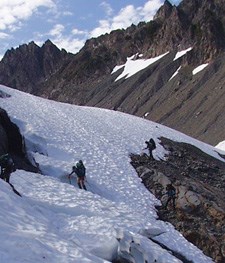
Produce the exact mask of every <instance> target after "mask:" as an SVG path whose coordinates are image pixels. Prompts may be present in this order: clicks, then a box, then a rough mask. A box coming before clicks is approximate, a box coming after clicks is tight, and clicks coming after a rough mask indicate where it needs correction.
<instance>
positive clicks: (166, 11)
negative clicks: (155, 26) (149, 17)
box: [154, 0, 173, 20]
mask: <svg viewBox="0 0 225 263" xmlns="http://www.w3.org/2000/svg"><path fill="white" fill-rule="evenodd" d="M172 9H173V6H172V4H171V3H170V2H169V1H168V0H165V2H164V4H163V5H162V6H161V7H160V8H159V10H158V11H157V13H156V14H155V16H154V20H155V19H161V20H165V19H166V18H168V17H169V16H170V14H171V12H172Z"/></svg>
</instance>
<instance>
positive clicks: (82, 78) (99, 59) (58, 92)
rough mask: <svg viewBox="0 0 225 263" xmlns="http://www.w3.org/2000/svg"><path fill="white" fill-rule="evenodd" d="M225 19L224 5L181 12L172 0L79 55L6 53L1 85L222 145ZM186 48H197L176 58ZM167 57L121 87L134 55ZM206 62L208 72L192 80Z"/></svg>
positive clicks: (187, 5) (194, 0)
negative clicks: (106, 110) (144, 120)
mask: <svg viewBox="0 0 225 263" xmlns="http://www.w3.org/2000/svg"><path fill="white" fill-rule="evenodd" d="M224 13H225V1H224V0H220V1H218V0H204V1H202V0H183V1H182V2H181V3H180V5H179V6H173V5H171V3H170V2H169V1H168V0H166V1H165V2H164V5H163V6H162V7H161V8H160V9H159V10H158V12H157V13H156V14H155V17H154V19H153V20H152V21H149V22H148V23H145V22H140V23H139V24H138V25H137V26H135V25H131V26H130V27H129V28H127V29H126V30H124V29H118V30H115V31H112V32H111V33H110V34H105V35H102V36H100V37H98V38H93V39H89V40H88V41H87V42H86V44H85V45H84V47H83V48H82V49H81V50H80V52H79V53H77V54H75V55H72V54H68V53H67V52H66V51H64V50H61V51H60V50H59V49H58V48H57V47H56V46H55V45H54V44H53V43H51V41H47V42H46V43H45V44H44V45H43V46H42V47H38V46H37V45H36V44H35V43H33V42H31V43H30V44H28V45H27V44H25V45H22V46H20V47H19V48H17V49H12V50H9V51H7V52H6V54H5V56H4V57H3V59H2V61H1V62H0V83H1V84H4V85H8V86H10V87H13V88H17V89H20V90H23V91H25V92H30V93H32V94H35V95H39V96H43V97H46V98H49V99H54V100H58V101H63V102H68V103H73V104H77V105H88V106H96V107H104V108H109V109H114V110H120V111H123V112H127V113H130V114H134V115H137V116H141V117H146V118H147V119H150V120H153V121H156V122H159V123H162V124H165V125H167V126H169V127H172V128H174V129H176V130H179V131H181V132H184V133H186V134H188V135H191V136H193V137H195V138H197V139H200V140H202V141H205V142H207V143H210V144H214V145H215V144H217V143H218V142H220V141H222V140H224V134H223V132H222V131H223V130H224V129H225V120H224V116H225V114H224V113H225V112H224V111H225V109H224V107H223V105H224V103H223V101H224V99H225V92H224V82H225V78H224V75H225V74H224V73H225V65H224V55H225V54H224V50H225V19H224ZM187 48H192V49H190V50H189V52H187V53H186V54H185V55H184V56H182V57H181V58H179V59H177V60H174V57H175V55H176V53H177V52H178V51H182V50H185V49H187ZM166 52H168V54H167V55H166V56H164V57H163V58H162V59H160V60H159V61H157V62H155V63H154V64H153V65H151V66H149V67H147V68H146V69H143V70H142V71H140V72H139V73H137V74H135V75H134V76H132V77H130V78H128V79H125V78H123V79H121V80H119V81H115V80H116V78H117V76H118V75H119V74H120V73H121V72H122V70H123V69H122V68H121V69H120V71H117V72H116V73H114V74H111V72H112V70H113V68H114V67H115V66H116V65H121V64H124V63H125V62H126V59H127V57H130V56H132V55H134V54H139V55H140V54H141V55H142V57H141V58H150V57H155V56H158V55H161V54H165V53H166ZM139 58H140V57H139ZM134 59H138V56H136V57H135V58H134ZM205 63H209V64H208V66H207V68H205V69H204V70H203V71H201V72H200V73H198V74H196V75H193V73H192V71H193V69H195V68H196V67H197V66H199V65H202V64H205ZM178 69H179V72H178V74H177V75H176V76H175V77H173V78H171V77H172V76H173V75H174V73H175V72H176V71H177V70H178Z"/></svg>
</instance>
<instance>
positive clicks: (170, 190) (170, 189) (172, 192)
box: [164, 184, 176, 209]
mask: <svg viewBox="0 0 225 263" xmlns="http://www.w3.org/2000/svg"><path fill="white" fill-rule="evenodd" d="M166 190H167V191H166V193H165V194H164V195H167V196H168V198H167V201H166V204H165V209H167V206H168V204H169V203H171V202H172V205H173V209H175V208H176V207H175V199H176V188H175V187H174V186H173V185H172V184H168V185H167V186H166Z"/></svg>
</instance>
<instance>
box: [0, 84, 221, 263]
mask: <svg viewBox="0 0 225 263" xmlns="http://www.w3.org/2000/svg"><path fill="white" fill-rule="evenodd" d="M0 89H1V93H2V94H5V96H1V98H0V107H1V108H3V109H4V110H6V111H7V113H8V115H9V116H10V119H11V121H12V122H13V123H15V124H16V125H17V126H18V127H19V129H20V132H21V134H22V136H23V138H24V142H25V145H26V151H27V157H28V158H29V159H30V161H31V162H32V163H33V165H35V164H38V168H39V169H40V170H41V172H42V174H40V173H33V172H31V171H24V170H23V169H17V171H16V172H15V173H13V174H12V176H11V181H12V183H13V184H14V185H15V187H16V189H17V190H18V191H19V192H20V193H21V194H22V198H19V197H18V196H16V195H15V194H14V193H13V192H12V191H11V189H10V188H9V187H8V185H7V184H6V183H5V182H3V181H1V182H0V193H1V206H0V215H1V217H2V218H3V220H1V221H0V230H1V233H2V234H1V237H0V238H1V239H2V240H1V241H2V242H0V261H1V262H8V263H22V262H23V263H24V262H29V263H34V262H35V263H36V262H68V263H70V262H71V263H72V262H79V263H80V262H81V263H82V262H136V263H139V262H140V263H142V262H143V263H146V262H148V263H149V262H158V263H165V262H167V263H173V262H174V263H178V262H196V263H205V262H207V263H208V262H213V261H212V259H210V258H209V257H207V256H205V255H204V254H203V253H202V251H200V250H199V249H198V248H197V247H195V246H194V245H192V244H191V243H189V242H188V241H187V240H186V239H185V238H184V237H183V236H182V235H181V234H180V233H179V232H178V231H176V230H175V228H174V227H173V226H172V225H171V224H169V223H167V222H163V221H160V220H158V216H157V213H156V209H155V206H157V205H160V201H159V200H158V199H156V197H155V196H154V195H153V194H151V193H150V192H149V191H148V190H147V189H146V188H145V187H144V185H143V184H142V182H141V180H140V178H138V176H137V174H136V171H135V170H134V168H133V167H132V166H131V164H130V158H129V154H130V153H140V151H141V149H143V147H144V142H145V141H146V140H148V139H149V138H150V137H153V138H154V139H155V141H156V143H157V153H156V154H155V156H154V157H155V158H156V159H158V160H160V159H164V158H165V155H166V152H167V151H166V150H165V149H164V148H163V147H162V146H161V145H160V144H159V140H158V139H157V138H158V137H160V136H164V137H167V138H169V139H171V140H175V141H181V142H186V143H190V144H193V145H195V146H197V147H199V148H200V149H201V150H203V151H205V152H207V153H208V154H210V155H212V156H214V157H216V158H218V159H222V158H220V156H219V154H218V152H217V151H215V148H214V147H211V146H209V145H207V144H204V143H201V142H199V141H197V140H194V139H192V138H190V137H188V136H186V135H184V134H181V133H178V132H175V131H174V130H172V129H169V128H167V127H165V126H162V125H158V124H156V123H153V122H150V121H147V120H144V119H141V118H137V117H134V116H130V115H127V114H123V113H119V112H116V111H110V110H104V109H97V108H89V107H78V106H74V105H68V104H64V103H59V102H54V101H49V100H45V99H42V98H38V97H35V96H32V95H29V94H25V93H23V92H19V91H17V90H13V89H10V88H7V87H4V86H1V87H0ZM6 94H7V95H6ZM218 151H219V150H218ZM221 153H222V152H221ZM79 159H82V160H83V161H84V164H85V166H86V168H87V188H88V191H84V190H80V189H78V187H77V185H76V182H75V179H73V180H72V183H71V185H70V184H69V181H68V177H67V175H68V173H69V172H70V171H71V167H72V165H73V164H74V162H75V161H77V160H79Z"/></svg>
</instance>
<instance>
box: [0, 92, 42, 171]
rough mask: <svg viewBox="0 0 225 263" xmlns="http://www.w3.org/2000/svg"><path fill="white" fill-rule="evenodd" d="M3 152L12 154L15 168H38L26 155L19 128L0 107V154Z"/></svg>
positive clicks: (30, 169)
mask: <svg viewBox="0 0 225 263" xmlns="http://www.w3.org/2000/svg"><path fill="white" fill-rule="evenodd" d="M5 95H6V94H5ZM5 153H9V154H10V155H11V156H12V158H13V160H14V163H15V166H16V168H17V169H23V170H26V171H31V172H38V168H37V167H35V166H34V165H32V164H31V162H30V160H29V159H28V157H27V155H26V148H25V145H24V141H23V137H22V136H21V134H20V131H19V128H18V127H17V126H16V125H15V124H14V123H12V122H11V120H10V118H9V116H8V114H7V112H6V111H5V110H3V109H1V108H0V156H1V155H3V154H5Z"/></svg>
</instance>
